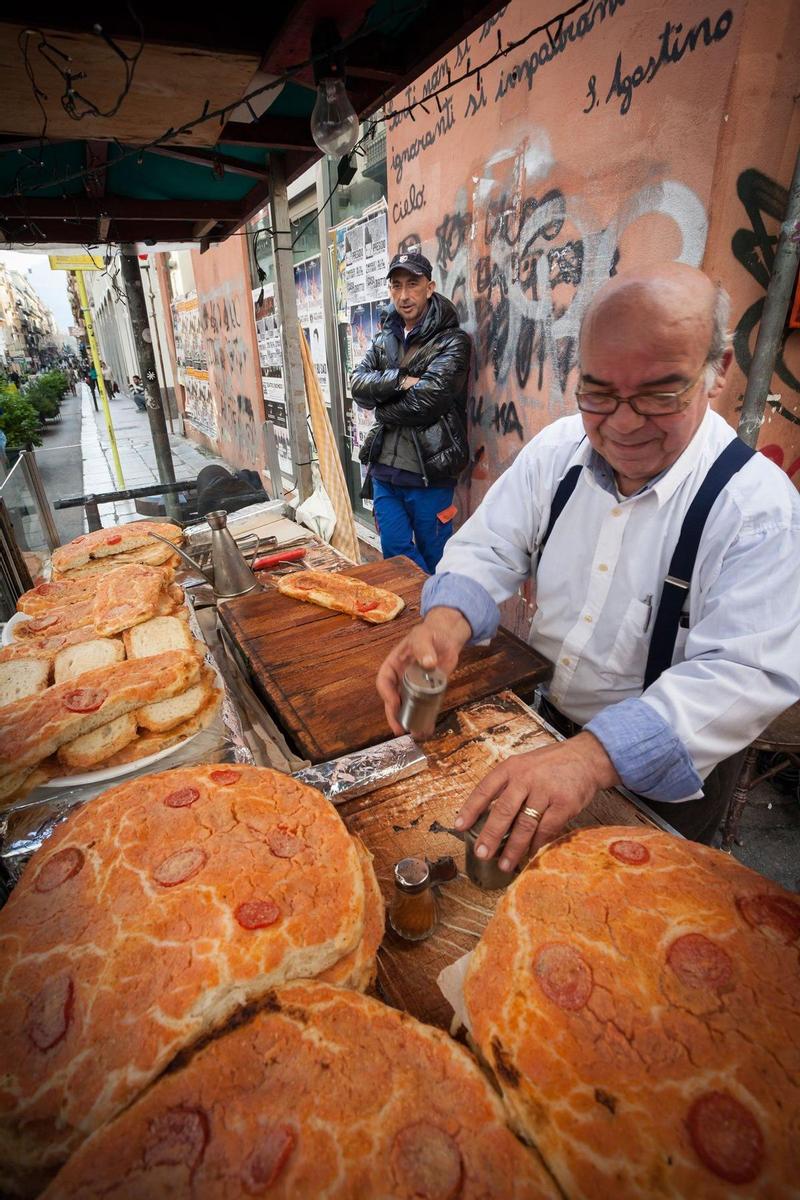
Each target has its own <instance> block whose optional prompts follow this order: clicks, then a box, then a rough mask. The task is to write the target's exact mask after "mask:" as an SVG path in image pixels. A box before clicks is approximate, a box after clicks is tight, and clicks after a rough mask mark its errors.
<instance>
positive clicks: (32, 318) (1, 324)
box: [0, 264, 61, 372]
mask: <svg viewBox="0 0 800 1200" xmlns="http://www.w3.org/2000/svg"><path fill="white" fill-rule="evenodd" d="M60 349H61V347H60V338H59V333H58V328H57V326H56V323H55V320H54V319H53V314H52V313H51V312H50V309H49V308H48V307H47V306H46V305H45V304H44V302H43V301H42V299H41V297H40V296H39V293H38V292H37V291H36V289H35V288H34V287H33V286H32V284H31V283H30V281H29V280H28V278H27V276H26V275H24V274H23V273H22V272H21V271H9V270H6V268H5V267H4V266H3V265H2V264H0V355H2V357H3V359H4V364H5V366H6V369H7V370H16V371H20V372H29V371H39V370H43V369H45V368H46V367H49V366H51V365H53V364H54V363H55V362H56V361H57V359H58V355H59V352H60Z"/></svg>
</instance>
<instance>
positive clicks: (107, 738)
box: [58, 713, 136, 770]
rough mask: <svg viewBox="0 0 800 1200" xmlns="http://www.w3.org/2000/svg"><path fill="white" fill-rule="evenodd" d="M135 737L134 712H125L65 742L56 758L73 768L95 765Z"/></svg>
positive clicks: (79, 768)
mask: <svg viewBox="0 0 800 1200" xmlns="http://www.w3.org/2000/svg"><path fill="white" fill-rule="evenodd" d="M135 737H136V714H135V713H125V715H124V716H122V717H117V718H116V720H114V721H109V722H108V724H107V725H100V726H99V727H98V728H97V729H93V730H92V731H91V733H84V734H83V736H82V737H78V738H75V740H74V741H72V742H67V743H66V744H65V745H64V746H61V747H60V748H59V751H58V760H59V762H60V763H63V765H64V766H65V767H71V768H72V769H73V770H75V769H77V770H81V769H83V770H87V769H89V768H90V767H95V766H97V765H98V763H101V762H103V760H104V759H106V758H109V757H110V756H111V755H112V754H117V753H118V752H119V751H120V750H122V749H124V748H125V746H127V745H128V743H129V742H132V741H133V739H134V738H135Z"/></svg>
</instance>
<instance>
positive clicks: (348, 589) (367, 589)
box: [275, 571, 406, 625]
mask: <svg viewBox="0 0 800 1200" xmlns="http://www.w3.org/2000/svg"><path fill="white" fill-rule="evenodd" d="M275 586H276V587H277V589H278V591H279V592H281V593H282V594H283V595H284V596H291V597H292V598H293V599H295V600H305V601H307V602H308V603H309V604H318V605H319V606H320V608H332V609H334V610H335V611H336V612H342V613H346V614H347V615H348V616H351V617H360V618H361V620H362V621H367V622H369V624H370V625H381V624H383V623H384V622H386V621H392V620H393V619H394V618H395V617H396V616H397V615H398V613H401V612H402V611H403V609H404V608H405V606H406V602H405V600H403V598H402V596H398V595H397V594H396V593H395V592H390V591H387V589H386V588H379V587H374V586H373V584H371V583H362V581H361V580H360V579H353V577H352V576H351V575H342V574H340V573H339V572H338V571H295V572H294V574H292V575H286V576H284V577H283V578H282V579H278V580H277V581H276V583H275Z"/></svg>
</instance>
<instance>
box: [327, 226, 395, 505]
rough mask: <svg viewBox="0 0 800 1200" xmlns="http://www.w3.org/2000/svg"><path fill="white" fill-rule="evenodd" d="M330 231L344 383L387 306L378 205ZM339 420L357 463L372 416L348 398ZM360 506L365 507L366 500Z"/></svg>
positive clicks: (385, 235)
mask: <svg viewBox="0 0 800 1200" xmlns="http://www.w3.org/2000/svg"><path fill="white" fill-rule="evenodd" d="M332 232H333V236H334V239H335V240H334V255H333V258H334V264H333V265H334V271H333V275H334V284H335V292H336V320H337V323H338V325H339V342H340V346H341V351H342V358H343V360H344V362H343V366H344V374H345V380H347V379H349V377H350V373H351V372H352V371H353V369H354V368H355V367H356V366H358V364H359V363H360V362H361V360H362V359H363V357H364V355H365V354H366V352H367V350H368V349H369V345H370V342H371V341H372V339H373V337H374V336H375V334H376V333H377V332H378V330H379V329H380V327H381V321H382V320H383V315H384V312H385V310H386V307H387V305H388V303H389V301H388V296H387V291H386V272H387V270H388V267H389V254H388V220H387V210H386V208H385V207H384V206H382V207H381V208H380V209H378V210H377V211H374V212H372V213H365V215H364V216H363V217H361V218H360V219H358V220H357V221H353V222H350V223H348V224H346V225H343V226H339V227H338V228H336V229H335V230H333V231H332ZM345 416H346V420H347V429H348V433H349V436H350V444H351V447H352V452H353V458H354V459H355V460H356V461H357V460H358V453H359V450H360V449H361V447H362V445H363V444H364V439H365V438H366V436H367V433H368V432H369V430H370V429H371V428H372V425H373V420H372V415H371V413H370V412H369V411H368V410H366V409H363V408H359V406H358V405H357V404H354V403H353V402H352V398H351V397H350V396H349V395H348V399H347V405H346V411H345ZM361 477H362V481H363V479H364V478H365V477H366V469H365V468H364V467H362V468H361ZM366 504H367V507H371V505H370V503H369V502H368V501H367V502H366Z"/></svg>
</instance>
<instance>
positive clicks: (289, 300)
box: [269, 154, 314, 502]
mask: <svg viewBox="0 0 800 1200" xmlns="http://www.w3.org/2000/svg"><path fill="white" fill-rule="evenodd" d="M269 190H270V204H271V206H272V223H273V226H274V227H275V229H276V230H277V231H278V232H276V233H273V235H272V248H273V251H274V253H275V290H276V292H277V295H278V309H279V313H280V322H281V346H282V349H283V383H284V388H285V396H286V409H287V414H288V417H289V436H290V441H291V446H292V459H293V462H294V466H295V471H296V473H297V490H298V494H299V499H300V501H301V502H302V501H303V500H305V499H306V498H307V497H308V496H310V495H311V493H312V491H313V490H314V482H313V476H312V474H311V442H310V440H309V436H308V424H307V416H306V413H307V408H306V386H305V381H304V378H303V363H302V359H301V357H300V327H299V325H298V321H297V294H296V292H295V283H294V262H293V260H292V235H291V233H290V232H288V231H289V230H290V229H291V225H290V224H289V197H288V194H287V191H286V172H285V170H284V165H283V158H282V155H280V154H273V155H271V156H270V189H269Z"/></svg>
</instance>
